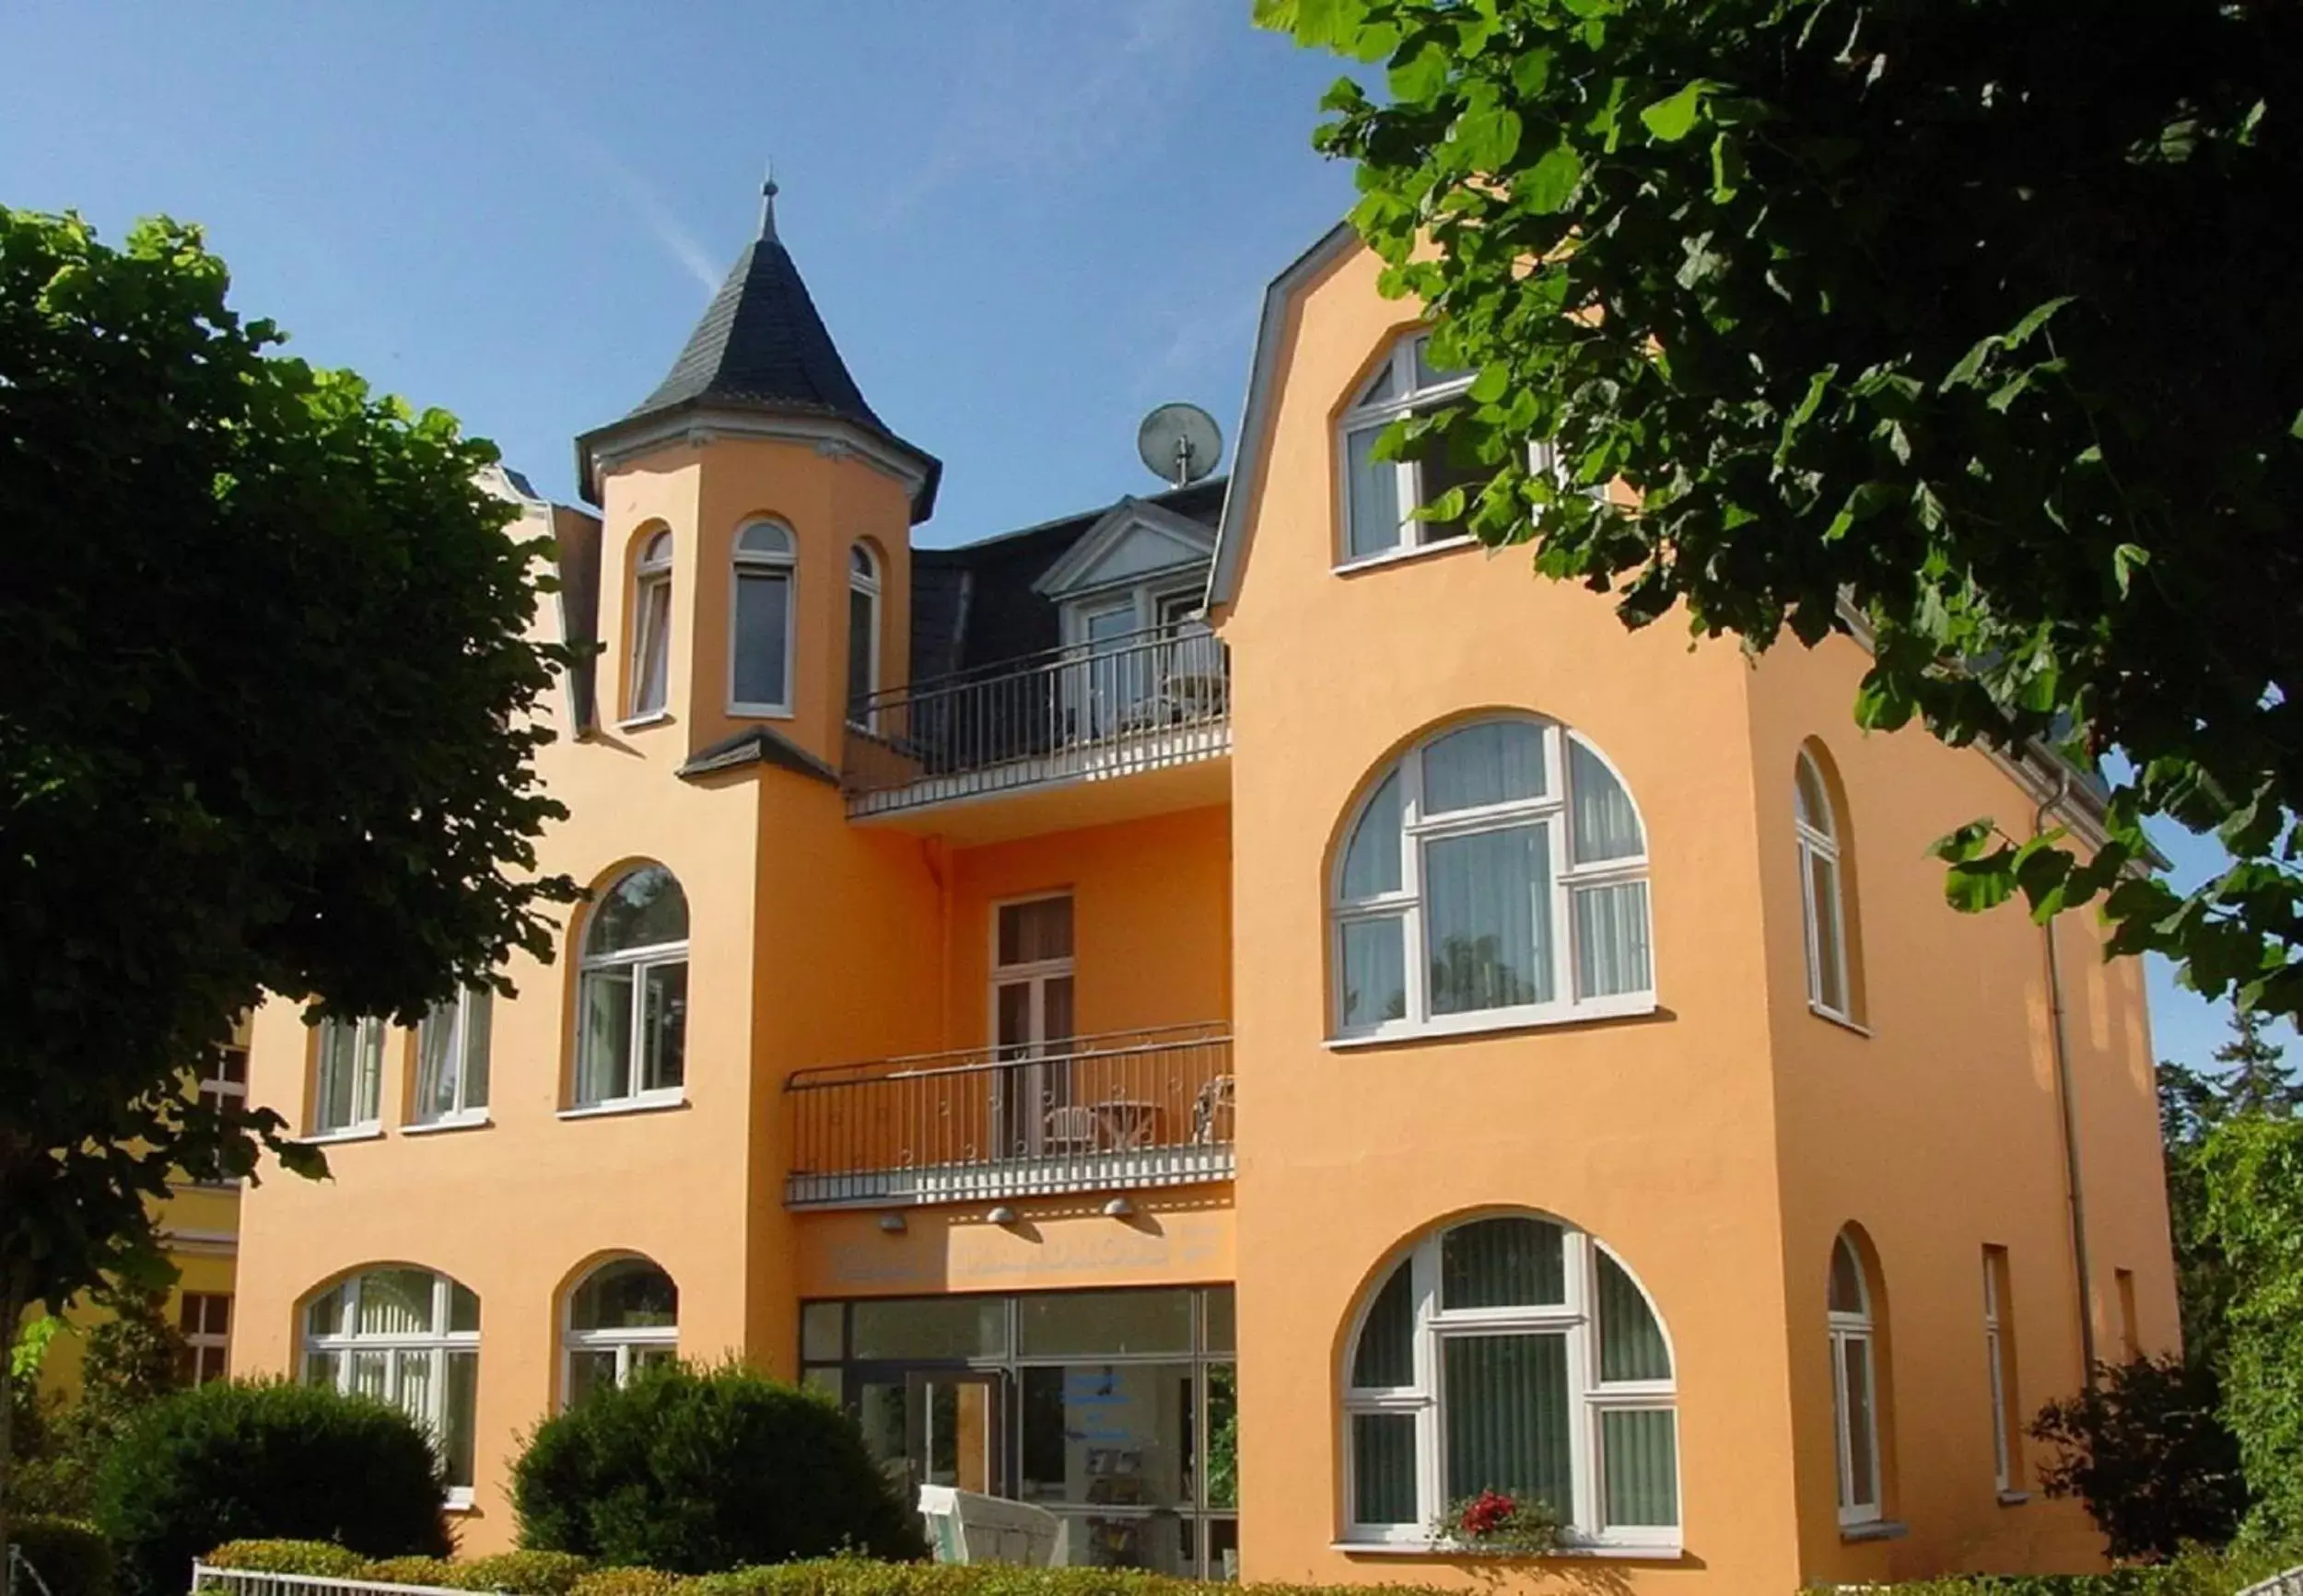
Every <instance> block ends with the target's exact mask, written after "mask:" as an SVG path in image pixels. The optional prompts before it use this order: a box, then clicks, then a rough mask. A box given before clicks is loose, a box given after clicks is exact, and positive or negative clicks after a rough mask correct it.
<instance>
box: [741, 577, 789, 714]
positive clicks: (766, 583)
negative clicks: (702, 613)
mask: <svg viewBox="0 0 2303 1596" xmlns="http://www.w3.org/2000/svg"><path fill="white" fill-rule="evenodd" d="M790 627H791V577H790V574H789V572H785V571H739V572H737V573H736V641H735V695H736V702H737V703H738V704H782V703H784V702H785V701H786V700H785V697H784V691H785V683H784V645H785V641H786V636H787V635H788V633H789V630H790Z"/></svg>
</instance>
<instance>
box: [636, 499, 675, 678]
mask: <svg viewBox="0 0 2303 1596" xmlns="http://www.w3.org/2000/svg"><path fill="white" fill-rule="evenodd" d="M671 693H672V534H671V533H670V532H668V531H660V532H657V533H655V534H653V535H652V536H650V537H649V540H648V542H647V543H646V544H645V545H643V546H642V547H641V549H640V552H639V562H638V564H637V565H634V566H633V568H632V707H631V714H632V716H633V718H634V719H637V718H639V717H640V716H648V715H661V714H662V713H663V712H664V706H665V705H667V704H668V703H669V702H670V700H671Z"/></svg>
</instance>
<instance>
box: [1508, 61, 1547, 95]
mask: <svg viewBox="0 0 2303 1596" xmlns="http://www.w3.org/2000/svg"><path fill="white" fill-rule="evenodd" d="M1550 81H1551V52H1549V50H1543V49H1536V50H1526V51H1523V52H1520V57H1519V59H1518V60H1517V61H1514V62H1513V63H1512V87H1513V88H1514V89H1515V90H1516V91H1518V93H1519V94H1520V95H1522V96H1523V97H1525V98H1526V99H1535V98H1536V97H1537V96H1538V95H1540V94H1541V93H1542V92H1543V90H1544V86H1545V85H1546V84H1548V83H1549V82H1550Z"/></svg>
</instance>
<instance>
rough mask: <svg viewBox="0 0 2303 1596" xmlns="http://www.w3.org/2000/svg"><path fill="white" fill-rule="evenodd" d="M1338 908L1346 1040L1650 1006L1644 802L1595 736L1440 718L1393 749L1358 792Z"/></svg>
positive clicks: (1340, 1028) (1509, 719) (1339, 993)
mask: <svg viewBox="0 0 2303 1596" xmlns="http://www.w3.org/2000/svg"><path fill="white" fill-rule="evenodd" d="M1334 922H1335V938H1336V940H1335V947H1334V956H1333V961H1334V966H1335V973H1336V994H1335V1010H1336V1032H1337V1034H1339V1035H1341V1036H1365V1035H1408V1034H1414V1033H1417V1032H1431V1031H1461V1030H1477V1029H1482V1028H1487V1027H1491V1026H1496V1025H1508V1024H1515V1023H1523V1022H1528V1021H1537V1020H1542V1019H1569V1018H1578V1019H1580V1018H1589V1017H1596V1016H1599V1015H1603V1014H1625V1013H1634V1012H1639V1011H1642V1010H1644V1009H1646V1008H1652V1007H1653V1006H1654V985H1655V976H1654V959H1653V956H1652V954H1651V950H1650V942H1651V934H1650V930H1649V925H1648V900H1647V836H1646V832H1645V829H1644V828H1643V827H1642V824H1641V821H1640V817H1639V811H1638V810H1637V809H1635V808H1634V807H1633V805H1632V803H1631V794H1630V793H1629V792H1627V791H1626V790H1625V788H1624V786H1623V784H1622V782H1621V781H1619V780H1618V779H1617V777H1616V775H1615V773H1614V771H1613V770H1611V769H1610V768H1609V767H1608V765H1607V762H1606V761H1605V760H1604V759H1602V758H1601V757H1600V755H1599V753H1598V751H1596V749H1594V748H1593V747H1592V746H1591V745H1590V744H1589V743H1587V742H1585V741H1584V740H1583V739H1582V738H1580V737H1578V736H1576V735H1575V734H1574V733H1572V732H1571V731H1569V730H1567V729H1566V728H1563V727H1561V726H1558V725H1556V724H1554V723H1552V722H1550V721H1547V720H1541V719H1538V718H1537V717H1536V716H1524V715H1515V716H1495V717H1491V718H1489V719H1484V720H1476V721H1472V722H1470V723H1468V724H1466V725H1458V726H1455V727H1451V728H1448V729H1447V730H1445V731H1444V732H1441V733H1440V734H1438V735H1437V736H1434V737H1431V738H1428V739H1426V740H1424V741H1422V742H1420V743H1419V744H1417V745H1416V746H1415V747H1413V748H1411V749H1409V751H1407V752H1406V753H1404V754H1402V755H1401V756H1400V757H1399V759H1398V761H1397V763H1395V764H1394V765H1393V766H1392V767H1391V768H1390V769H1389V770H1388V771H1386V772H1385V774H1384V775H1382V777H1381V778H1380V779H1378V780H1377V781H1376V782H1375V783H1374V786H1372V787H1371V788H1370V789H1369V791H1368V794H1367V796H1366V797H1365V798H1362V800H1361V804H1360V810H1359V813H1358V815H1357V817H1356V818H1355V819H1354V821H1352V825H1351V828H1350V833H1348V836H1347V840H1346V843H1345V845H1344V848H1343V851H1342V856H1341V857H1340V859H1339V861H1338V864H1337V871H1336V889H1335V907H1334Z"/></svg>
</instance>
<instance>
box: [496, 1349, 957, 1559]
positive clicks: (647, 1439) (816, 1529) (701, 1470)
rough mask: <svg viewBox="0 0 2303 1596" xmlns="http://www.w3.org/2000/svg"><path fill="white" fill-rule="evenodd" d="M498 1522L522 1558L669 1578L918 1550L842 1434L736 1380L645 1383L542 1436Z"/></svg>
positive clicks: (854, 1431)
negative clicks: (513, 1531)
mask: <svg viewBox="0 0 2303 1596" xmlns="http://www.w3.org/2000/svg"><path fill="white" fill-rule="evenodd" d="M512 1506H513V1509H514V1510H515V1511H516V1512H517V1514H518V1516H519V1520H520V1544H522V1545H523V1546H528V1547H531V1548H534V1549H536V1550H540V1551H554V1552H574V1553H577V1554H579V1555H583V1556H587V1557H594V1558H597V1559H598V1560H600V1561H601V1562H602V1563H615V1564H630V1565H634V1566H637V1567H649V1568H661V1569H663V1570H665V1571H667V1572H670V1573H675V1574H705V1573H710V1572H712V1571H714V1570H716V1569H724V1568H738V1567H744V1566H746V1565H748V1564H760V1563H781V1562H786V1561H789V1560H790V1559H793V1558H799V1557H823V1556H826V1555H830V1554H832V1553H835V1552H839V1551H843V1550H846V1551H855V1552H862V1553H868V1554H870V1555H873V1556H878V1557H898V1558H902V1557H922V1556H925V1555H927V1550H928V1548H927V1542H926V1540H925V1538H924V1536H923V1535H922V1533H921V1531H920V1527H919V1520H918V1517H917V1515H915V1514H914V1513H912V1512H911V1511H910V1510H909V1508H908V1505H907V1504H906V1503H903V1502H900V1501H898V1500H897V1499H896V1496H895V1492H894V1487H893V1486H891V1485H889V1483H888V1479H887V1476H886V1475H885V1474H882V1473H881V1472H880V1466H879V1464H878V1463H877V1462H874V1461H873V1460H872V1457H871V1451H870V1450H868V1449H867V1448H866V1447H865V1445H864V1439H863V1431H862V1429H861V1427H859V1426H858V1424H857V1423H856V1421H855V1420H854V1419H853V1418H851V1417H849V1416H848V1415H847V1414H845V1413H842V1412H841V1411H840V1410H839V1409H838V1408H837V1407H835V1406H834V1405H833V1404H831V1403H829V1402H828V1401H826V1400H824V1398H823V1397H821V1396H818V1395H815V1394H813V1393H811V1392H802V1391H801V1390H799V1389H798V1388H797V1387H794V1386H789V1385H779V1384H777V1382H776V1381H774V1380H767V1379H766V1378H764V1377H762V1376H760V1375H758V1374H755V1373H754V1372H752V1371H751V1370H749V1369H744V1368H742V1366H740V1365H736V1364H728V1365H725V1366H722V1367H720V1368H718V1369H694V1368H690V1367H687V1366H684V1365H672V1366H670V1367H666V1368H660V1369H649V1370H647V1371H645V1372H644V1373H643V1374H642V1375H641V1376H640V1377H639V1378H638V1379H637V1380H633V1381H632V1382H631V1383H630V1384H629V1385H626V1386H624V1387H623V1388H621V1389H610V1390H605V1391H598V1392H593V1393H592V1394H591V1395H590V1396H589V1397H587V1398H586V1399H585V1400H584V1401H583V1402H582V1403H580V1404H578V1405H577V1406H576V1407H574V1408H571V1409H570V1410H569V1411H568V1412H567V1413H564V1414H561V1415H559V1416H558V1417H556V1418H551V1419H547V1420H545V1421H544V1423H543V1424H542V1425H539V1426H538V1427H537V1428H536V1430H535V1433H534V1434H533V1435H532V1437H531V1438H530V1439H529V1441H528V1447H527V1450H526V1451H525V1452H523V1453H522V1454H521V1456H520V1462H518V1463H517V1464H515V1465H514V1466H513V1469H512Z"/></svg>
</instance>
